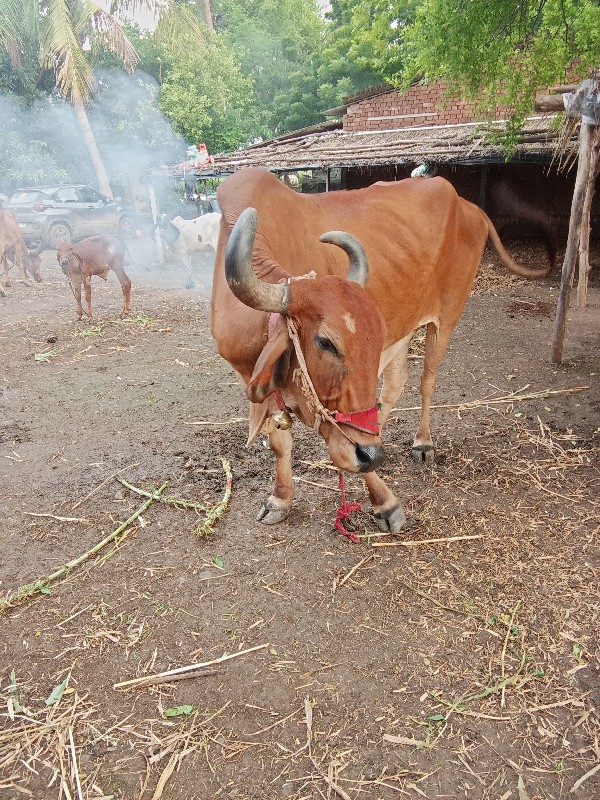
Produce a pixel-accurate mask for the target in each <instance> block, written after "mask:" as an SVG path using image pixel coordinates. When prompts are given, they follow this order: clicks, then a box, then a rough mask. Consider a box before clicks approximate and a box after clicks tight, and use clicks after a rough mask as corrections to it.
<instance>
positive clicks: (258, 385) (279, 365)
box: [246, 317, 292, 403]
mask: <svg viewBox="0 0 600 800" xmlns="http://www.w3.org/2000/svg"><path fill="white" fill-rule="evenodd" d="M291 355H292V342H291V340H290V337H289V335H288V331H287V324H286V322H285V319H284V317H281V319H280V320H279V322H278V323H277V327H276V329H275V332H274V334H272V336H271V338H270V339H269V341H268V342H267V343H266V345H265V346H264V347H263V350H262V353H261V354H260V355H259V357H258V359H257V361H256V364H255V365H254V372H253V373H252V377H251V378H250V382H249V383H248V385H247V386H246V395H247V397H248V399H249V400H250V401H251V402H252V403H262V402H263V400H265V399H266V398H267V397H268V396H269V395H270V394H273V392H274V391H275V390H276V389H281V388H282V386H284V385H285V382H286V379H287V374H288V369H289V366H290V357H291Z"/></svg>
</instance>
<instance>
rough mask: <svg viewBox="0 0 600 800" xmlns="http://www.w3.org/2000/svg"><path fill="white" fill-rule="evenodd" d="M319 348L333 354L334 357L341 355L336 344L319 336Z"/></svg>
mask: <svg viewBox="0 0 600 800" xmlns="http://www.w3.org/2000/svg"><path fill="white" fill-rule="evenodd" d="M317 347H319V348H320V349H321V350H325V351H326V352H327V353H331V354H332V355H334V356H337V355H339V353H338V351H337V348H336V346H335V345H334V343H333V342H332V341H331V339H328V338H327V337H326V336H317Z"/></svg>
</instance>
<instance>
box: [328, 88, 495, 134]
mask: <svg viewBox="0 0 600 800" xmlns="http://www.w3.org/2000/svg"><path fill="white" fill-rule="evenodd" d="M444 92H445V87H444V86H443V85H441V84H432V85H422V86H413V87H411V89H409V91H408V92H406V93H405V94H402V93H400V92H395V91H392V92H385V93H382V94H379V95H376V96H375V97H369V98H367V99H365V100H360V101H358V102H356V103H352V104H350V105H349V106H348V109H347V111H346V114H345V116H344V120H343V126H344V130H345V131H385V130H391V129H393V128H408V127H415V126H422V125H456V124H459V123H465V122H476V121H477V117H476V116H475V115H474V113H473V111H472V108H471V106H470V105H469V104H468V103H466V102H464V101H462V100H456V99H454V98H452V99H450V100H446V98H445V94H444ZM498 112H499V114H498V116H499V117H501V116H503V114H502V111H501V109H498Z"/></svg>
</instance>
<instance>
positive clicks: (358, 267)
mask: <svg viewBox="0 0 600 800" xmlns="http://www.w3.org/2000/svg"><path fill="white" fill-rule="evenodd" d="M320 239H321V241H322V242H325V243H326V244H335V245H337V246H338V247H341V248H342V250H343V251H344V252H345V253H347V255H348V257H349V258H350V269H349V270H348V276H347V277H348V280H349V281H354V282H355V283H360V285H361V286H364V285H365V283H366V282H367V278H368V277H369V259H368V258H367V254H366V253H365V249H364V247H363V246H362V244H361V243H360V242H359V241H358V239H357V238H356V237H355V236H352V234H350V233H346V232H345V231H329V232H328V233H324V234H323V236H321V237H320Z"/></svg>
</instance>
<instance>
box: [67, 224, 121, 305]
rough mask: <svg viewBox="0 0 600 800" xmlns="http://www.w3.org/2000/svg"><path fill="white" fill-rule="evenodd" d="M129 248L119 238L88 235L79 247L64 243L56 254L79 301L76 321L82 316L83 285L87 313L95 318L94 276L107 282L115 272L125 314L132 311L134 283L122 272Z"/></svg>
mask: <svg viewBox="0 0 600 800" xmlns="http://www.w3.org/2000/svg"><path fill="white" fill-rule="evenodd" d="M126 250H127V248H126V245H125V242H124V241H123V239H121V237H120V236H113V235H110V234H101V235H100V236H88V238H87V239H82V240H81V241H80V242H79V243H78V244H71V243H69V242H61V244H59V246H58V248H57V251H56V258H57V260H58V263H59V264H60V266H61V269H62V271H63V272H64V273H65V275H66V276H67V277H68V278H69V283H70V284H71V288H72V290H73V294H74V295H75V300H76V302H77V318H78V319H81V318H82V317H83V307H82V305H81V286H82V284H83V286H84V292H85V300H86V304H87V309H86V313H87V316H88V317H90V318H91V316H92V285H91V284H92V276H93V275H97V276H98V277H99V278H102V279H103V280H106V279H107V278H108V272H109V270H111V269H112V271H113V272H114V273H115V275H116V276H117V278H118V279H119V283H120V284H121V289H122V290H123V314H129V312H130V311H131V281H130V280H129V278H128V277H127V275H126V274H125V270H124V269H123V261H124V259H125V253H126Z"/></svg>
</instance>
